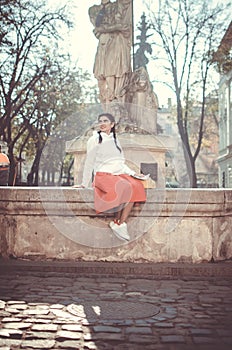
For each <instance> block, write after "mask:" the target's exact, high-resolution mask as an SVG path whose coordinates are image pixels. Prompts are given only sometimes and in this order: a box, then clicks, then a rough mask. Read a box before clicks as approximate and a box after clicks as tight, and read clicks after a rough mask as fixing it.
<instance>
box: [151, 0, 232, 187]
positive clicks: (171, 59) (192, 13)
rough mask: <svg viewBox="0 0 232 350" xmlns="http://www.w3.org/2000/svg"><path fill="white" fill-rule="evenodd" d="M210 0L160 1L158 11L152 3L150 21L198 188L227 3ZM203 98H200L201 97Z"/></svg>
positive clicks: (194, 183)
mask: <svg viewBox="0 0 232 350" xmlns="http://www.w3.org/2000/svg"><path fill="white" fill-rule="evenodd" d="M210 5H211V3H209V2H208V1H207V0H203V1H196V0H164V1H159V5H158V8H157V10H154V11H153V10H152V6H151V4H150V5H149V13H150V21H151V25H152V28H153V29H154V31H155V33H156V34H158V35H157V42H156V43H155V44H156V46H157V48H158V50H159V51H160V58H161V59H163V60H164V61H163V62H165V63H163V64H162V65H163V68H164V71H165V73H166V76H167V77H169V78H170V77H171V81H169V82H166V83H167V84H169V86H170V87H171V88H172V90H173V91H174V93H175V96H176V111H177V125H178V130H179V134H180V137H181V140H182V142H183V145H184V149H183V151H184V156H185V160H186V165H187V169H188V176H189V180H190V184H191V187H197V177H196V169H195V162H196V159H197V157H198V155H199V152H200V149H201V144H202V138H203V131H204V127H203V126H204V118H205V104H206V95H207V93H208V91H207V87H208V85H207V84H208V78H209V70H210V67H211V64H212V54H213V50H214V49H215V47H216V46H217V45H218V43H219V40H220V37H221V35H222V32H223V25H222V23H223V21H222V15H223V13H224V10H225V8H226V6H223V5H220V6H219V5H217V6H214V7H211V6H210ZM196 92H198V94H199V93H200V95H201V96H200V100H201V109H200V112H199V129H198V141H197V144H196V145H195V148H192V147H191V144H190V136H189V125H188V124H189V123H188V122H189V111H190V108H189V106H190V103H191V101H192V100H193V99H194V98H196ZM198 99H199V98H198Z"/></svg>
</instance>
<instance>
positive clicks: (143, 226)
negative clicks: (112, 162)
mask: <svg viewBox="0 0 232 350" xmlns="http://www.w3.org/2000/svg"><path fill="white" fill-rule="evenodd" d="M110 219H111V218H110V215H109V217H107V216H103V215H98V216H97V215H96V214H95V211H94V209H93V190H92V189H75V188H65V187H60V188H54V187H53V188H45V187H44V188H28V187H27V188H26V187H25V188H23V187H18V188H17V187H8V188H6V187H1V188H0V254H1V255H2V256H4V257H10V256H12V257H17V258H31V259H35V258H36V259H61V260H62V259H65V260H83V261H97V260H98V261H117V262H123V261H130V262H142V261H143V262H193V263H200V262H209V261H212V260H214V261H220V260H226V259H231V258H232V190H229V189H228V190H221V189H207V190H206V189H178V190H176V189H169V190H167V189H149V190H147V202H146V203H145V204H143V205H141V206H140V207H135V208H134V210H133V213H132V215H131V217H130V219H129V222H128V229H129V233H130V235H131V241H130V242H129V243H124V242H122V241H120V240H119V239H118V238H117V237H115V236H114V235H113V234H112V232H111V230H110V228H109V227H108V222H109V221H110Z"/></svg>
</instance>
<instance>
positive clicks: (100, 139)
mask: <svg viewBox="0 0 232 350" xmlns="http://www.w3.org/2000/svg"><path fill="white" fill-rule="evenodd" d="M103 116H104V117H106V118H108V119H109V120H110V121H111V123H114V126H113V127H112V128H111V130H110V132H112V133H113V136H114V143H115V146H116V147H117V149H118V150H119V152H122V150H121V148H120V147H119V146H118V144H117V137H116V131H115V118H114V116H113V115H112V114H111V113H102V114H99V116H98V120H99V118H100V117H103ZM98 134H99V139H98V143H102V136H101V131H98Z"/></svg>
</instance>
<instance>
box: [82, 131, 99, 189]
mask: <svg viewBox="0 0 232 350" xmlns="http://www.w3.org/2000/svg"><path fill="white" fill-rule="evenodd" d="M96 153H97V139H96V136H91V137H90V138H89V140H88V141H87V154H86V159H85V165H84V171H83V177H82V185H83V186H85V187H88V186H89V185H90V183H92V174H93V170H94V165H95V159H96Z"/></svg>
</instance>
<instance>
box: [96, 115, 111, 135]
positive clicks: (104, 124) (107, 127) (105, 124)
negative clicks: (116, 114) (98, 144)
mask: <svg viewBox="0 0 232 350" xmlns="http://www.w3.org/2000/svg"><path fill="white" fill-rule="evenodd" d="M98 125H99V129H100V130H101V131H102V132H105V133H106V134H108V135H109V134H110V131H111V128H113V126H114V122H111V121H110V119H109V118H108V117H106V116H105V115H102V116H101V117H100V118H99V119H98Z"/></svg>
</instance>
